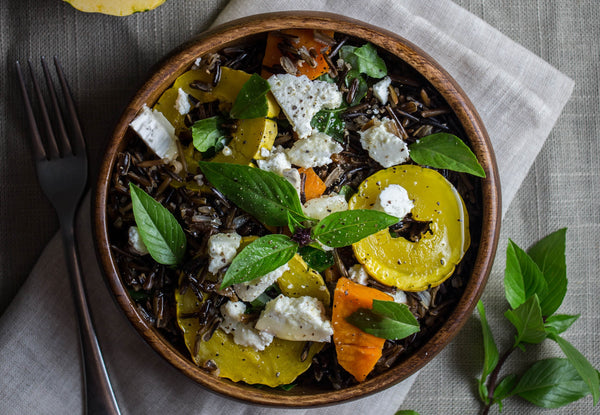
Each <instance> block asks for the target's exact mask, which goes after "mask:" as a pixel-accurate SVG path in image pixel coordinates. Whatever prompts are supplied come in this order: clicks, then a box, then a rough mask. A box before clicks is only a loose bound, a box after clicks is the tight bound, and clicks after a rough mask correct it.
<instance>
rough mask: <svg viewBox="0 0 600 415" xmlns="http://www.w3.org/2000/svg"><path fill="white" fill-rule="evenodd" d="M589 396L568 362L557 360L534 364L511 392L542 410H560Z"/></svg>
mask: <svg viewBox="0 0 600 415" xmlns="http://www.w3.org/2000/svg"><path fill="white" fill-rule="evenodd" d="M595 376H596V379H598V376H597V375H596V374H595ZM596 390H598V388H596ZM589 393H590V391H589V389H588V385H586V383H585V382H584V381H583V379H581V376H580V375H579V373H578V372H577V370H576V369H575V367H574V366H573V365H572V364H571V363H570V362H569V361H568V360H567V359H559V358H551V359H544V360H540V361H537V362H535V363H534V364H533V365H532V366H531V367H530V368H529V369H528V370H527V371H526V372H525V373H524V374H523V376H522V377H521V379H520V380H519V383H518V384H517V386H516V387H515V389H514V390H513V391H512V394H513V395H518V396H520V397H522V398H524V399H526V400H528V401H529V402H531V403H532V404H534V405H537V406H541V407H543V408H559V407H561V406H564V405H567V404H569V403H571V402H575V401H576V400H578V399H581V398H583V397H585V396H587V395H588V394H589Z"/></svg>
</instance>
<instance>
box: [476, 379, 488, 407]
mask: <svg viewBox="0 0 600 415" xmlns="http://www.w3.org/2000/svg"><path fill="white" fill-rule="evenodd" d="M477 392H479V399H481V402H483V403H484V404H486V405H488V404H489V403H490V397H489V396H488V395H489V392H488V388H487V385H486V384H485V382H482V381H480V380H478V382H477Z"/></svg>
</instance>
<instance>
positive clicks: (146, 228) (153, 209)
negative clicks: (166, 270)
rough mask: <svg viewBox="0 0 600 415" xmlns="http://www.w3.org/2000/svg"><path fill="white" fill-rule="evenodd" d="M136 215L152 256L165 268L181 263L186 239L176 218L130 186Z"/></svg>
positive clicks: (145, 243)
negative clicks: (165, 266)
mask: <svg viewBox="0 0 600 415" xmlns="http://www.w3.org/2000/svg"><path fill="white" fill-rule="evenodd" d="M129 191H130V193H131V204H132V208H133V216H134V218H135V223H136V225H137V227H138V232H139V233H140V236H141V238H142V241H144V245H146V248H148V252H149V253H150V256H152V258H153V259H154V260H155V261H156V262H158V263H159V264H163V265H175V264H178V263H179V262H181V260H182V259H183V255H184V254H185V247H186V244H187V239H186V238H185V234H184V233H183V229H182V228H181V225H180V224H179V222H177V219H175V217H174V216H173V214H172V213H171V212H169V211H168V210H167V208H165V207H164V206H163V205H161V204H160V203H158V202H157V201H156V200H154V199H153V198H152V196H150V195H149V194H148V193H146V192H144V191H143V190H142V189H140V188H139V187H137V186H136V185H135V184H133V183H129Z"/></svg>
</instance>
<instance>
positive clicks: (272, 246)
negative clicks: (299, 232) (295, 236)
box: [221, 234, 298, 289]
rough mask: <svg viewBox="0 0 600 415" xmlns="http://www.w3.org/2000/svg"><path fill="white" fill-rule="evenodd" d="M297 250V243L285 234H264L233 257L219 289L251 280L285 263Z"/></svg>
mask: <svg viewBox="0 0 600 415" xmlns="http://www.w3.org/2000/svg"><path fill="white" fill-rule="evenodd" d="M297 251H298V244H297V243H296V242H294V241H292V240H291V239H290V238H289V237H288V236H286V235H280V234H275V235H266V236H263V237H261V238H258V239H257V240H255V241H253V242H252V243H251V244H249V245H248V246H246V247H245V248H244V249H242V251H241V252H240V253H239V254H237V255H236V256H235V258H233V261H232V262H231V265H229V268H228V269H227V272H226V273H225V276H224V277H223V282H222V283H221V289H224V288H227V287H229V286H230V285H233V284H239V283H241V282H246V281H252V280H253V279H255V278H258V277H262V276H263V275H265V274H267V273H269V272H271V271H275V270H276V269H277V268H279V267H280V266H282V265H284V264H287V263H288V261H289V260H290V259H292V257H293V256H294V255H295V254H296V252H297Z"/></svg>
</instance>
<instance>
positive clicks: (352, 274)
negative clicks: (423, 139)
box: [348, 264, 369, 285]
mask: <svg viewBox="0 0 600 415" xmlns="http://www.w3.org/2000/svg"><path fill="white" fill-rule="evenodd" d="M348 278H349V279H350V280H351V281H354V282H355V283H357V284H361V285H367V281H368V280H369V274H367V270H366V269H365V267H363V266H362V265H361V264H355V265H353V266H352V267H350V268H348Z"/></svg>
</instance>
